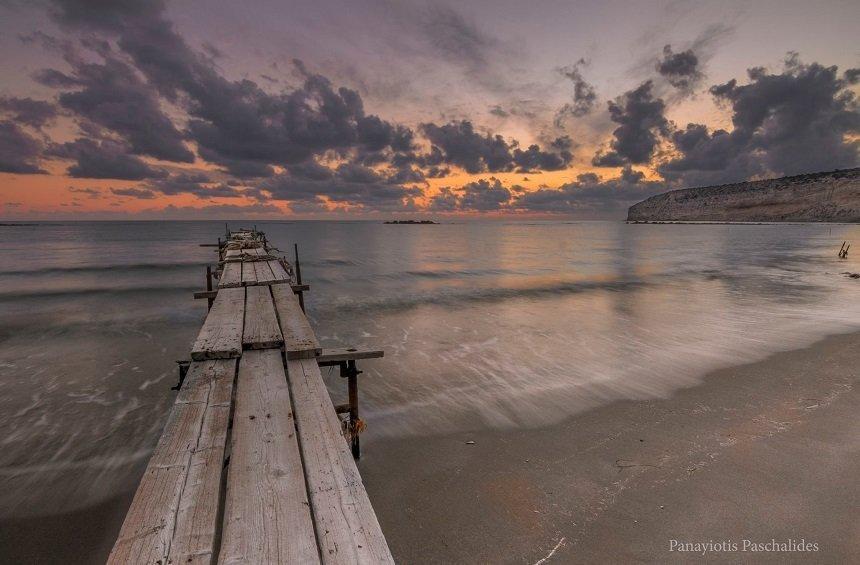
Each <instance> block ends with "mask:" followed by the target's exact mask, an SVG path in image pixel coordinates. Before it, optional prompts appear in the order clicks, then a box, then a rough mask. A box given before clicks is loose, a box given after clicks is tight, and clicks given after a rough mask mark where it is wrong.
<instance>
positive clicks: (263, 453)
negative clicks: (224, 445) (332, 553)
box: [218, 349, 319, 564]
mask: <svg viewBox="0 0 860 565" xmlns="http://www.w3.org/2000/svg"><path fill="white" fill-rule="evenodd" d="M290 406H291V402H290V391H289V387H288V386H287V381H286V377H285V375H284V365H283V361H282V358H281V352H280V351H278V350H275V349H265V350H259V351H247V352H245V354H244V355H243V356H242V360H241V361H240V363H239V377H238V381H237V385H236V407H235V412H234V416H233V439H232V452H231V456H230V470H229V473H228V475H227V497H226V501H225V509H224V533H223V538H222V539H223V541H222V543H221V551H220V555H219V560H218V561H219V563H248V564H252V563H319V550H318V548H317V542H316V538H315V534H314V527H313V522H312V519H311V511H310V505H309V502H308V492H307V489H306V487H305V478H304V472H303V470H302V460H301V457H300V455H299V446H298V442H297V437H296V429H295V424H294V420H293V414H292V411H291V408H290Z"/></svg>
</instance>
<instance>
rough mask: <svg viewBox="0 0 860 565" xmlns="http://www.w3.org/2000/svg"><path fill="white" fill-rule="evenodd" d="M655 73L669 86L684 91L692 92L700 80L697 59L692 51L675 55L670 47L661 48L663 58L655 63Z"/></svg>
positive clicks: (688, 50) (700, 75) (700, 74)
mask: <svg viewBox="0 0 860 565" xmlns="http://www.w3.org/2000/svg"><path fill="white" fill-rule="evenodd" d="M657 72H658V73H660V75H661V76H662V77H663V78H665V79H666V80H668V81H669V84H671V85H672V86H674V87H675V88H678V89H680V90H684V91H690V90H692V89H693V88H694V87H695V86H696V85H697V84H698V82H699V81H700V80H701V79H702V77H703V74H702V72H701V71H700V70H699V58H698V57H696V54H695V53H693V50H692V49H687V50H686V51H681V52H679V53H675V52H673V51H672V46H671V45H666V46H664V47H663V58H662V59H660V60H659V61H658V62H657Z"/></svg>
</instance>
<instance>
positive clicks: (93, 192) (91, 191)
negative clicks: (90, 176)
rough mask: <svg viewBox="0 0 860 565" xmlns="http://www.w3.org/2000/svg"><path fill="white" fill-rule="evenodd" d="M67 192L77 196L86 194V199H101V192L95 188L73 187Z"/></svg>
mask: <svg viewBox="0 0 860 565" xmlns="http://www.w3.org/2000/svg"><path fill="white" fill-rule="evenodd" d="M69 192H74V193H77V194H86V195H87V198H101V197H102V192H101V191H100V190H97V189H95V188H77V187H74V186H70V187H69Z"/></svg>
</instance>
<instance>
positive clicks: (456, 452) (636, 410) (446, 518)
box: [360, 332, 860, 563]
mask: <svg viewBox="0 0 860 565" xmlns="http://www.w3.org/2000/svg"><path fill="white" fill-rule="evenodd" d="M858 342H860V332H855V333H851V334H842V335H833V336H829V337H826V338H824V339H823V340H819V341H817V342H815V343H814V344H812V345H810V346H808V347H805V348H802V349H795V350H791V351H786V352H779V353H775V354H773V355H770V356H769V357H767V358H766V359H764V360H762V361H758V362H754V363H749V364H744V365H739V366H735V367H730V368H725V369H719V370H717V371H712V372H709V373H708V374H707V375H706V376H705V377H704V378H703V380H702V382H701V383H700V384H698V385H696V386H693V387H689V388H683V389H679V390H678V391H676V392H675V393H674V394H673V395H672V396H670V397H669V398H665V399H654V400H619V401H616V402H613V403H610V404H608V405H604V406H599V407H596V408H592V409H590V410H587V411H584V412H582V413H579V414H576V415H574V416H571V417H570V418H568V419H567V420H565V421H564V422H563V423H560V424H556V425H552V426H549V427H545V428H539V429H522V430H503V431H492V430H490V431H479V432H469V433H464V432H461V433H453V434H446V435H442V436H435V437H422V438H402V439H386V440H382V441H379V442H373V443H372V445H370V446H369V448H368V449H367V450H366V452H365V455H364V457H363V458H362V461H361V463H360V469H361V472H362V476H363V478H364V482H365V485H366V486H367V489H368V492H369V494H370V497H371V500H372V501H373V504H374V508H375V509H376V512H377V516H378V517H379V520H380V523H381V524H382V528H383V531H384V532H385V535H386V537H387V539H388V541H389V545H390V547H391V549H392V551H393V553H394V556H395V559H397V560H398V561H402V562H410V563H438V562H451V563H463V562H517V563H534V562H537V561H538V560H540V559H542V558H545V557H546V556H547V555H548V554H549V553H550V552H552V551H554V553H553V557H552V559H553V560H554V561H556V562H559V563H568V562H616V563H625V562H634V561H636V562H643V561H644V562H675V561H677V562H684V561H687V560H689V559H692V558H696V557H700V556H695V555H691V554H689V553H688V554H683V553H677V552H676V553H671V552H669V551H668V548H669V540H670V539H677V540H679V541H687V542H701V541H704V542H707V541H708V540H715V541H719V540H723V539H734V540H736V541H738V542H739V541H740V540H742V539H749V540H753V541H762V542H765V541H770V540H771V539H772V538H775V539H777V540H780V539H783V538H786V539H787V538H794V539H801V538H805V539H806V540H807V541H812V542H815V543H818V545H819V551H818V552H816V553H814V554H803V553H770V554H761V555H756V559H757V560H762V559H763V560H764V561H772V562H781V563H784V562H798V563H803V562H816V563H823V562H839V561H842V562H846V561H851V560H852V559H851V558H852V557H853V558H855V559H857V558H860V535H858V534H860V529H855V528H857V526H855V525H854V522H855V521H856V520H855V518H856V516H855V515H854V512H855V510H856V508H857V504H858V502H860V486H858V485H857V482H856V479H855V478H856V476H857V475H858V474H860V422H858V421H857V418H856V414H857V413H858V412H860V391H858V389H857V387H856V384H857V379H858V374H857V370H856V367H858V366H860V351H858V348H857V344H858ZM467 441H473V442H475V443H474V444H467V443H466V442H467ZM562 539H563V540H564V541H562ZM559 544H560V545H559ZM747 555H750V554H745V553H724V554H712V555H710V556H709V557H711V558H718V559H725V560H728V561H735V562H736V561H737V560H738V559H743V558H744V557H746V556H747Z"/></svg>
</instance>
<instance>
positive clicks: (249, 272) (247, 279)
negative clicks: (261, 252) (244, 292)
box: [242, 262, 257, 286]
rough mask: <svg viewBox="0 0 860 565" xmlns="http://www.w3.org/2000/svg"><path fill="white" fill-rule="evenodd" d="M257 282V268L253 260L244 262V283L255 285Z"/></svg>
mask: <svg viewBox="0 0 860 565" xmlns="http://www.w3.org/2000/svg"><path fill="white" fill-rule="evenodd" d="M255 284H257V270H256V268H255V267H254V263H253V262H243V263H242V285H243V286H248V285H255Z"/></svg>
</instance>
